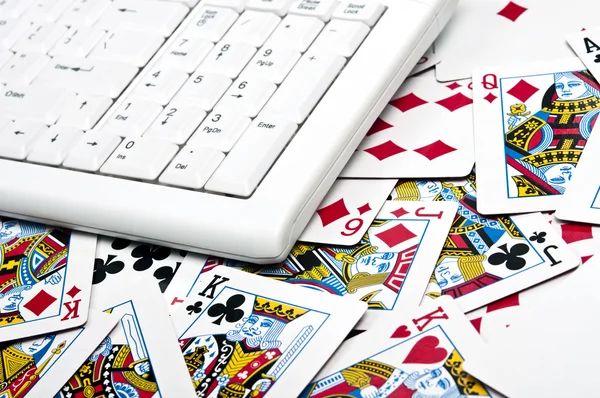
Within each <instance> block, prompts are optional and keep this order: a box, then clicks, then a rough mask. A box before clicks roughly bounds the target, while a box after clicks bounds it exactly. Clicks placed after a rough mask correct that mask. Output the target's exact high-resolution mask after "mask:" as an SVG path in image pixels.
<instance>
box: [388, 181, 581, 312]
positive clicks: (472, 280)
mask: <svg viewBox="0 0 600 398" xmlns="http://www.w3.org/2000/svg"><path fill="white" fill-rule="evenodd" d="M392 192H393V193H392V198H393V199H395V200H398V199H400V200H402V199H403V200H424V201H451V202H458V205H459V206H458V212H457V215H456V217H455V219H454V222H453V224H452V227H451V228H450V233H449V235H448V237H447V239H446V243H445V244H444V248H443V249H442V253H441V255H440V257H439V259H438V261H437V263H436V267H435V269H434V273H433V275H432V277H431V281H430V284H429V286H428V288H427V294H426V296H425V298H424V300H425V301H426V300H428V299H434V298H437V297H439V296H440V295H449V296H451V297H453V298H455V299H456V302H457V304H458V305H459V306H460V307H461V309H462V310H463V311H465V312H468V311H471V310H474V309H476V308H479V307H481V306H483V305H485V304H488V303H491V302H494V301H496V300H498V299H500V298H503V297H506V296H508V295H510V294H512V293H516V292H518V291H521V290H523V289H526V288H528V287H530V286H533V285H535V284H538V283H540V282H543V281H545V280H548V279H551V278H553V277H555V276H557V275H559V274H561V273H563V272H566V271H568V270H570V269H573V268H575V267H577V265H579V263H580V260H579V258H578V257H577V255H576V254H574V253H573V252H572V251H571V250H569V249H568V247H567V245H566V243H565V242H564V241H563V240H562V239H561V238H560V236H558V234H557V233H556V232H555V231H554V229H552V228H551V226H550V224H549V223H548V221H547V220H546V219H545V217H544V216H543V215H542V214H540V213H535V214H527V215H520V216H510V217H509V216H499V217H487V216H482V215H481V214H479V213H477V211H476V210H475V209H476V205H477V200H478V199H477V194H478V193H476V191H475V175H474V174H470V175H469V176H468V177H467V179H466V180H463V181H460V180H448V181H423V182H415V181H402V182H399V183H398V185H397V186H396V188H394V191H392ZM435 192H437V193H435ZM422 193H423V196H421V195H422ZM434 193H435V196H433V195H434Z"/></svg>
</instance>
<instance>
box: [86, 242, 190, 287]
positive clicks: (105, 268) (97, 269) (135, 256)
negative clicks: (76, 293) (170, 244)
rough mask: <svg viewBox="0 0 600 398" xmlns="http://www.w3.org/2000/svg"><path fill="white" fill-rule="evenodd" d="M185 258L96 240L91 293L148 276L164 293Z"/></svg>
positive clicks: (152, 247) (159, 249)
mask: <svg viewBox="0 0 600 398" xmlns="http://www.w3.org/2000/svg"><path fill="white" fill-rule="evenodd" d="M186 254H187V253H186V252H185V251H183V250H176V249H170V248H167V247H162V246H156V245H151V244H147V243H137V242H132V241H130V240H127V239H120V238H109V237H105V236H100V237H99V238H98V245H97V248H96V260H95V262H94V278H93V286H94V291H95V292H97V293H102V292H106V291H110V290H112V283H114V282H116V283H119V281H122V280H128V281H135V280H138V279H139V278H141V277H142V276H146V275H151V276H153V277H154V279H155V280H156V282H157V283H158V286H159V287H160V290H161V291H162V292H164V291H165V290H166V289H167V286H169V283H170V282H171V280H172V279H173V277H174V276H175V274H176V273H177V271H178V270H179V267H180V266H181V263H182V261H183V259H184V258H185V256H186ZM146 280H151V279H146Z"/></svg>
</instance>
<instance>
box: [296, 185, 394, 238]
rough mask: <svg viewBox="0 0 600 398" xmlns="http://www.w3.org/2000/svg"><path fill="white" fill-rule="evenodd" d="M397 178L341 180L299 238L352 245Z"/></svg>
mask: <svg viewBox="0 0 600 398" xmlns="http://www.w3.org/2000/svg"><path fill="white" fill-rule="evenodd" d="M394 185H396V181H395V180H345V179H338V180H337V181H336V182H335V183H334V184H333V186H332V187H331V190H330V191H329V192H328V193H327V196H325V199H323V201H322V202H321V204H320V205H319V209H318V210H317V211H316V213H315V214H314V215H313V217H312V218H311V219H310V221H309V222H308V225H307V226H306V228H305V229H304V231H303V232H302V235H300V238H299V239H298V240H300V241H303V242H312V243H327V244H332V245H353V244H355V243H356V242H358V241H359V240H360V237H361V236H362V235H363V234H364V233H365V231H366V230H367V228H369V225H371V221H373V219H374V218H375V216H376V215H377V212H379V209H381V206H383V203H384V202H385V200H386V198H387V197H388V195H389V193H390V191H391V190H392V188H393V187H394Z"/></svg>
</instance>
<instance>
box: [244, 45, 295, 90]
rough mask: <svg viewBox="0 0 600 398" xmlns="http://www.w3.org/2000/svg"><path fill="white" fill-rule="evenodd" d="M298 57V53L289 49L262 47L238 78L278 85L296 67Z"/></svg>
mask: <svg viewBox="0 0 600 398" xmlns="http://www.w3.org/2000/svg"><path fill="white" fill-rule="evenodd" d="M300 55H301V54H300V53H299V52H298V51H294V50H292V49H290V48H282V47H279V48H270V47H267V46H264V47H263V48H262V49H260V50H258V52H257V53H256V55H255V56H254V58H252V60H251V61H250V62H249V63H248V66H246V68H245V69H244V70H243V71H242V73H241V75H240V76H241V78H243V79H262V80H267V81H270V82H272V83H275V84H280V83H281V82H282V81H283V79H285V77H286V76H287V75H288V73H290V71H291V70H292V68H293V67H294V65H296V62H298V60H299V59H300Z"/></svg>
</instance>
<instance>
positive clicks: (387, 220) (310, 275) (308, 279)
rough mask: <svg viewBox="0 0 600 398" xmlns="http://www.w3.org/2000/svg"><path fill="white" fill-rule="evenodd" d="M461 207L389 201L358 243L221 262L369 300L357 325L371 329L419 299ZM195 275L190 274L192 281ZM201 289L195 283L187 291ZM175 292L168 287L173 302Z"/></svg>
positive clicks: (305, 247)
mask: <svg viewBox="0 0 600 398" xmlns="http://www.w3.org/2000/svg"><path fill="white" fill-rule="evenodd" d="M456 209H457V206H456V204H455V203H452V202H434V203H418V202H387V203H386V204H385V205H384V206H383V208H382V209H381V211H380V212H379V214H378V215H377V218H376V219H375V220H374V221H373V223H372V224H371V226H370V227H369V230H368V231H367V232H366V233H365V234H364V235H363V237H362V239H361V241H360V242H359V243H358V244H357V245H353V246H329V245H327V246H324V245H311V244H304V243H298V244H296V246H294V248H293V249H292V252H291V254H290V255H289V256H288V258H287V259H286V260H285V261H284V262H283V263H280V264H275V265H267V266H254V265H251V264H240V263H238V262H235V261H227V260H225V261H221V262H220V263H221V264H225V265H228V266H233V267H236V268H239V269H241V270H242V271H245V272H250V273H255V274H258V275H261V276H265V277H268V278H272V279H276V280H279V281H284V282H287V283H289V284H294V285H298V286H302V287H306V288H310V289H313V290H319V291H322V292H324V293H328V294H334V295H338V296H348V297H352V298H354V299H355V300H361V301H364V302H366V303H368V305H369V309H368V311H367V313H366V314H365V315H364V316H363V317H362V318H361V320H360V321H359V323H358V325H357V328H359V329H367V328H370V327H371V326H373V325H374V324H375V323H377V321H379V320H382V319H389V317H390V316H391V314H394V316H396V315H401V314H403V313H405V312H406V310H407V309H410V308H413V307H417V306H418V305H419V303H420V302H421V299H422V297H423V293H424V292H425V288H426V287H427V283H428V281H429V277H430V276H431V273H432V271H433V268H434V266H435V261H436V259H437V258H438V256H439V254H440V251H441V249H442V246H444V241H445V239H446V236H447V235H448V230H449V229H450V225H451V224H452V220H453V219H454V215H455V214H456ZM207 264H208V265H207ZM216 264H219V261H217V260H216V259H210V260H208V263H207V262H206V260H203V259H199V258H198V257H196V264H195V265H194V266H189V265H188V266H187V268H186V269H195V270H197V271H196V273H197V275H199V274H200V273H202V272H204V270H203V269H202V268H203V267H208V268H209V269H210V267H214V266H215V265H216ZM185 265H187V264H185ZM181 278H182V279H183V274H182V277H181ZM193 278H194V276H193V275H189V276H187V280H188V285H189V281H193ZM196 278H197V276H196ZM177 283H180V282H177ZM196 283H197V282H196ZM196 290H198V289H197V288H196V287H190V288H189V290H188V291H187V293H186V295H189V294H190V291H196ZM172 292H173V290H168V291H167V292H166V293H167V294H168V298H167V300H172V301H171V303H173V297H172V295H173V294H174V293H172ZM178 296H181V293H180V294H179V295H178ZM179 299H180V298H179Z"/></svg>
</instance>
